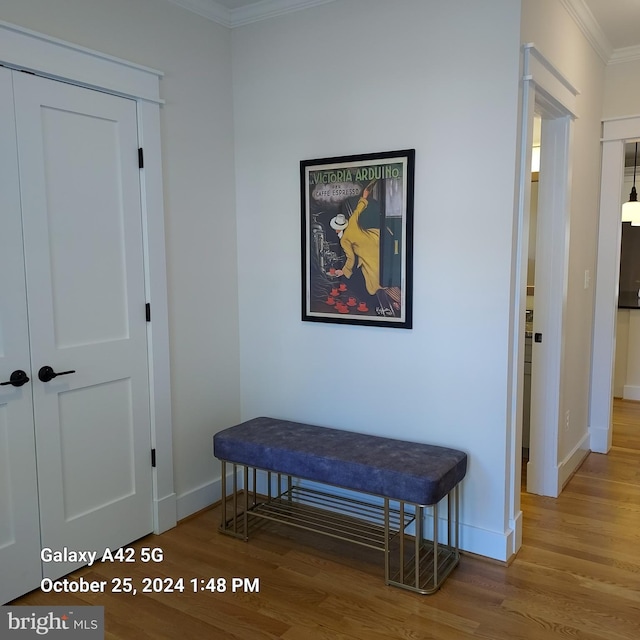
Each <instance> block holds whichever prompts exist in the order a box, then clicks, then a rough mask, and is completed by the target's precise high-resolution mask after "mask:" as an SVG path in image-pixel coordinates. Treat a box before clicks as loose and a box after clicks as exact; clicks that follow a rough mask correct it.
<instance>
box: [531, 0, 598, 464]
mask: <svg viewBox="0 0 640 640" xmlns="http://www.w3.org/2000/svg"><path fill="white" fill-rule="evenodd" d="M522 42H523V43H525V42H534V43H535V45H536V47H537V48H538V50H539V51H540V52H541V53H542V54H543V55H544V56H546V57H547V58H548V59H549V60H550V61H551V62H552V63H553V64H554V66H555V67H557V68H558V69H559V70H560V71H561V72H562V73H563V74H564V75H565V77H566V78H567V79H568V80H569V81H570V82H571V83H572V84H573V85H574V86H575V87H577V88H578V90H579V91H580V95H579V96H578V98H577V111H578V118H577V120H576V121H575V124H574V130H573V155H572V196H571V217H570V232H569V233H570V246H569V265H568V284H567V297H566V301H567V311H566V327H567V330H566V340H565V345H564V365H563V376H562V392H563V395H562V398H561V411H560V415H561V417H562V428H561V429H560V434H559V435H560V438H559V449H558V464H559V465H562V464H563V463H564V462H565V461H567V460H568V459H569V458H570V456H571V454H572V453H573V452H574V451H575V450H576V448H580V447H581V446H582V445H583V444H584V443H585V442H586V439H587V437H588V426H589V404H588V398H589V377H590V370H591V335H592V327H593V322H592V321H593V304H594V289H593V283H595V266H596V239H597V228H598V198H599V186H600V135H601V129H600V120H601V116H602V102H603V92H604V67H605V65H604V62H603V61H602V60H601V59H600V58H599V57H598V56H597V54H596V53H595V51H594V50H593V49H592V47H591V46H590V45H589V43H588V41H587V40H586V38H585V37H584V35H583V34H582V33H581V31H580V30H579V29H578V27H577V25H576V24H575V23H574V21H573V20H572V19H571V18H570V16H569V14H568V13H567V12H566V10H565V9H564V7H563V6H562V3H560V2H557V0H523V2H522ZM585 271H589V275H590V278H591V283H592V284H591V285H590V286H589V287H588V288H585V286H584V283H585ZM534 366H535V355H534ZM567 411H569V413H570V420H569V428H568V429H567V428H566V423H565V416H566V412H567Z"/></svg>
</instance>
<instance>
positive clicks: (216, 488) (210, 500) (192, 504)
mask: <svg viewBox="0 0 640 640" xmlns="http://www.w3.org/2000/svg"><path fill="white" fill-rule="evenodd" d="M220 486H221V483H220V479H219V478H218V479H217V480H213V481H212V482H207V483H206V484H203V485H201V486H200V487H196V488H195V489H191V490H190V491H187V492H186V493H183V494H181V495H179V496H178V499H177V505H176V506H177V509H176V510H177V513H178V520H182V519H183V518H186V517H187V516H190V515H192V514H194V513H196V512H197V511H201V510H202V509H206V508H207V507H210V506H211V505H212V504H214V503H215V502H217V501H218V500H220V496H221V495H222V493H221V489H220Z"/></svg>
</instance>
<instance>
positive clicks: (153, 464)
mask: <svg viewBox="0 0 640 640" xmlns="http://www.w3.org/2000/svg"><path fill="white" fill-rule="evenodd" d="M151 466H152V467H155V466H156V450H155V449H151Z"/></svg>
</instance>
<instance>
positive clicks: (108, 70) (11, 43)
mask: <svg viewBox="0 0 640 640" xmlns="http://www.w3.org/2000/svg"><path fill="white" fill-rule="evenodd" d="M0 64H2V65H4V66H6V67H11V68H14V69H20V70H26V71H31V72H33V73H36V74H38V75H40V76H44V77H46V78H51V79H53V80H64V81H65V82H70V83H72V84H75V85H78V86H81V87H88V88H89V89H99V90H101V91H107V92H108V93H112V94H114V95H119V96H124V97H126V98H133V99H135V100H149V101H150V102H155V103H161V102H162V100H161V99H160V84H159V82H158V80H159V78H160V77H161V76H162V75H163V74H162V72H160V71H157V70H155V69H151V68H149V67H143V66H140V65H136V64H134V63H132V62H127V61H126V60H121V59H120V58H114V57H113V56H109V55H106V54H104V53H100V52H98V51H93V50H92V49H87V48H86V47H81V46H79V45H76V44H71V43H69V42H64V41H62V40H58V39H57V38H52V37H50V36H47V35H44V34H41V33H36V32H35V31H31V30H30V29H25V28H23V27H18V26H16V25H12V24H8V23H7V22H0Z"/></svg>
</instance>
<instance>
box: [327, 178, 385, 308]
mask: <svg viewBox="0 0 640 640" xmlns="http://www.w3.org/2000/svg"><path fill="white" fill-rule="evenodd" d="M371 187H372V185H371V184H370V185H367V187H365V189H364V190H363V192H362V196H361V197H360V200H359V201H358V205H357V206H356V208H355V209H354V211H353V213H352V214H351V217H350V218H349V219H348V220H347V218H346V217H345V216H344V214H342V213H340V214H338V215H337V216H336V217H335V218H333V219H332V220H331V222H330V223H329V224H330V225H331V228H332V229H335V231H336V232H337V233H338V237H339V238H340V246H341V247H342V250H343V251H344V254H345V256H346V261H345V263H344V266H343V267H342V269H338V270H337V271H336V275H337V276H342V275H344V276H345V277H346V278H351V276H352V275H353V271H354V268H359V269H361V270H362V275H363V277H364V281H365V286H366V288H367V292H368V293H369V295H372V296H373V295H375V294H376V293H377V292H378V290H379V289H380V288H381V287H380V229H375V228H374V229H364V228H362V227H361V226H360V225H359V223H358V220H359V218H360V216H361V214H362V212H363V211H364V210H365V209H366V208H367V206H368V204H369V194H370V188H371ZM356 258H357V260H358V261H357V264H356Z"/></svg>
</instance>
